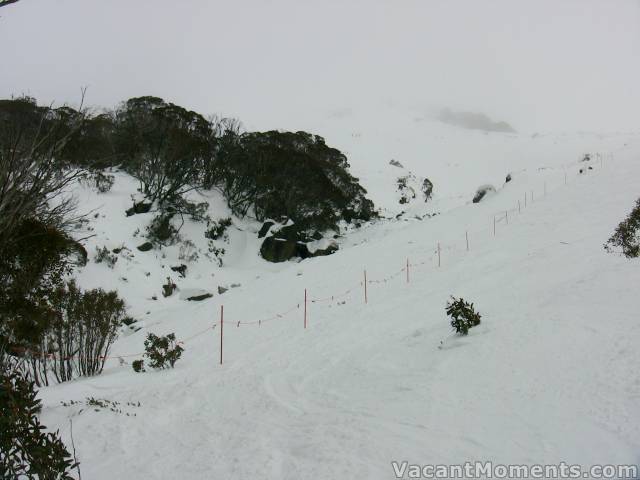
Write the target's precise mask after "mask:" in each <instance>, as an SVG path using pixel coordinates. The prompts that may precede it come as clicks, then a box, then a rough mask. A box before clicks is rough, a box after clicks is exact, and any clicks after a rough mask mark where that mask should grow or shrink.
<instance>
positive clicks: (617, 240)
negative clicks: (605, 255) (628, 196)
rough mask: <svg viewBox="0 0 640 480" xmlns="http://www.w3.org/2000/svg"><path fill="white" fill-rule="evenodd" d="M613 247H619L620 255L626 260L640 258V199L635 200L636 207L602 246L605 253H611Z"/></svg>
mask: <svg viewBox="0 0 640 480" xmlns="http://www.w3.org/2000/svg"><path fill="white" fill-rule="evenodd" d="M613 247H621V248H622V254H623V255H624V256H625V257H627V258H638V257H640V198H638V200H636V206H635V207H634V208H633V210H631V213H629V215H628V216H627V218H625V219H624V220H623V221H622V222H620V225H618V227H617V228H616V230H615V232H613V235H612V236H611V238H610V239H609V240H607V243H605V244H604V248H605V250H606V251H607V252H611V251H613Z"/></svg>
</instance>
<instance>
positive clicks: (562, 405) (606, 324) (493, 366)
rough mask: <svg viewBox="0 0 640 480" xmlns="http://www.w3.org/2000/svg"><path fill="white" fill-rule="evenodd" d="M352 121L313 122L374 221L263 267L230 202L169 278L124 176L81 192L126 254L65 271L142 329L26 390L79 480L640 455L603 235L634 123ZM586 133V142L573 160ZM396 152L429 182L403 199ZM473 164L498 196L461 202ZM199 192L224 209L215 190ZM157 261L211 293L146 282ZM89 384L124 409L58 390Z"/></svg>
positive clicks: (346, 474)
mask: <svg viewBox="0 0 640 480" xmlns="http://www.w3.org/2000/svg"><path fill="white" fill-rule="evenodd" d="M347 120H348V119H347ZM347 120H341V119H334V120H332V122H333V123H332V124H330V123H329V122H328V121H327V124H326V125H324V126H323V125H321V126H319V127H318V128H317V129H316V131H317V133H319V134H321V135H324V136H325V137H326V138H327V143H328V144H330V145H334V146H336V147H338V148H340V149H342V150H344V151H347V152H348V154H349V159H350V162H351V163H352V171H353V172H354V173H355V174H356V176H359V177H360V178H361V181H362V183H363V185H364V186H365V187H366V188H367V189H368V190H369V192H370V195H371V197H372V199H373V200H374V202H376V205H377V206H379V207H381V208H382V212H383V215H384V216H385V217H387V218H386V219H383V220H380V221H377V222H373V223H371V224H366V225H363V226H362V227H361V228H360V229H353V230H351V231H348V232H346V234H345V235H344V236H343V237H341V238H340V239H339V240H338V241H339V244H340V250H339V251H338V252H337V253H335V254H334V255H331V256H328V257H319V258H313V259H309V260H305V261H303V262H300V263H297V262H286V263H284V264H277V265H274V264H269V263H267V262H265V261H263V260H262V259H261V258H259V255H258V250H259V245H260V240H259V239H257V234H256V232H257V231H258V229H259V228H260V225H259V224H257V223H255V222H253V223H252V222H251V221H250V220H244V221H240V220H238V219H234V225H233V227H231V228H230V230H229V241H228V242H223V243H221V245H223V244H224V245H225V248H226V249H227V252H226V254H225V255H224V257H223V261H224V266H223V267H218V265H217V264H216V263H215V262H214V261H213V260H215V259H213V260H212V259H208V258H205V257H204V256H203V255H200V258H199V259H198V260H193V261H191V262H186V264H187V265H188V270H187V273H186V278H184V279H183V278H180V277H179V276H178V274H176V273H175V272H173V271H171V270H169V268H170V267H171V266H175V265H178V264H180V263H184V258H185V256H186V255H188V254H189V252H185V251H184V249H183V251H182V252H180V251H179V248H180V246H179V245H176V246H173V247H168V248H164V249H162V250H152V251H150V252H139V251H138V250H137V249H136V248H135V247H136V246H137V245H139V244H140V243H143V241H144V238H143V235H144V227H145V225H147V224H148V222H149V220H150V218H151V216H150V215H151V214H148V215H135V216H132V217H125V216H124V210H125V209H126V208H128V207H129V206H130V205H131V200H130V195H131V194H134V193H135V188H136V184H135V181H133V180H132V179H130V178H129V177H127V176H126V175H124V174H122V173H117V174H116V177H117V181H116V185H115V186H114V188H113V190H112V191H111V192H109V193H107V194H104V195H99V194H96V193H94V192H92V191H90V190H89V189H86V188H79V189H78V192H77V195H78V197H79V199H80V200H81V203H80V205H81V206H82V207H84V208H86V209H89V210H94V211H95V213H96V214H97V217H96V218H93V216H90V219H91V228H92V232H93V233H94V234H95V235H96V236H95V237H92V238H90V239H89V240H88V241H87V249H88V250H89V253H90V256H92V255H93V254H94V253H95V248H96V247H97V246H102V245H107V246H108V247H109V248H115V247H118V246H120V245H121V244H125V245H126V246H127V248H129V249H130V254H129V256H126V255H124V254H123V255H121V257H120V258H119V259H118V261H117V263H116V265H115V267H114V268H113V269H110V268H108V267H107V266H106V265H104V264H96V263H94V262H90V263H89V265H88V266H87V267H85V268H84V269H83V270H82V271H81V272H80V273H79V275H78V277H79V281H80V283H81V284H82V285H83V286H84V287H85V288H89V287H96V286H102V287H104V288H112V289H113V288H117V289H118V291H119V292H120V294H121V295H122V296H123V297H124V298H125V299H126V300H127V303H128V305H129V306H130V313H131V314H132V315H133V316H134V317H135V318H137V319H138V320H139V322H138V324H137V325H138V326H139V327H141V328H140V330H139V331H137V332H133V330H130V331H128V332H125V333H123V334H122V335H121V336H120V338H119V340H118V341H117V342H116V344H115V345H114V347H113V349H112V354H111V355H112V358H111V359H110V360H109V361H108V362H107V367H106V369H105V371H104V373H103V374H102V375H100V376H98V377H95V378H83V379H78V380H75V381H72V382H69V383H65V384H60V385H54V386H51V387H48V388H44V389H42V390H41V391H40V395H41V397H42V398H43V402H44V409H43V415H42V416H43V423H44V424H45V425H47V426H48V427H49V428H51V429H58V428H59V429H60V431H61V434H62V436H63V438H64V440H65V441H66V442H67V444H69V445H70V422H69V420H70V419H72V420H73V436H74V443H75V446H76V452H77V456H78V459H79V460H80V461H81V462H82V463H81V469H82V475H83V478H87V479H92V480H101V479H105V480H107V479H109V480H112V479H125V478H131V479H137V480H146V479H149V480H151V479H176V478H184V479H213V478H219V479H252V478H258V479H274V480H276V479H277V480H283V479H292V480H293V479H296V480H303V479H335V478H367V479H389V478H394V476H393V469H392V467H391V462H392V461H393V460H396V461H403V460H406V461H409V462H411V463H419V464H427V463H445V464H446V463H454V464H460V463H463V462H465V461H474V460H493V461H495V462H498V463H526V464H534V463H559V462H561V461H564V462H568V463H578V464H583V465H590V464H594V463H600V464H614V463H620V464H628V463H632V464H637V463H638V462H640V375H639V374H638V365H640V349H639V348H638V342H639V341H640V322H638V314H637V311H638V308H637V302H638V292H639V290H638V288H639V286H640V268H639V267H640V265H639V264H638V261H630V260H627V259H625V258H623V257H622V256H620V255H616V254H608V253H606V252H605V251H604V249H603V248H602V245H603V243H604V242H605V241H606V240H607V238H608V237H609V236H610V235H611V233H612V232H613V229H614V228H615V226H616V225H617V224H618V223H619V222H620V221H621V220H622V219H623V218H624V216H625V215H627V214H628V212H629V211H630V210H631V208H632V206H633V203H634V201H635V200H636V198H637V197H638V195H639V193H640V192H639V191H638V180H639V179H640V135H638V134H611V135H604V136H598V135H593V134H574V135H568V134H567V135H551V134H549V135H541V136H536V137H531V136H522V135H511V134H483V133H479V132H469V131H464V130H456V129H454V128H452V127H444V126H438V125H431V126H430V127H429V126H427V125H426V124H425V122H423V121H418V120H419V119H418V120H415V121H412V122H409V123H407V122H405V123H404V124H403V126H398V127H397V132H396V131H394V130H393V129H391V130H388V131H385V132H383V131H382V129H381V130H380V131H378V130H376V129H375V128H371V129H369V130H368V131H365V132H360V131H354V129H353V128H351V130H349V129H347V128H346V126H345V125H342V124H341V122H342V121H344V122H346V121H347ZM390 123H393V122H390ZM353 124H357V122H352V123H351V124H350V125H353ZM285 127H286V126H285ZM300 128H304V126H301V127H300ZM318 130H319V131H318ZM434 132H435V133H434ZM586 152H602V154H603V155H602V156H601V157H600V158H602V161H600V160H599V159H598V158H596V157H595V156H593V159H592V160H591V161H590V162H589V165H590V166H591V167H592V168H591V170H587V171H585V173H583V174H580V173H578V172H579V169H580V168H583V167H584V166H585V164H584V163H582V162H580V159H581V156H582V154H584V153H586ZM391 159H396V160H398V161H400V162H401V163H402V164H403V165H404V168H406V169H407V171H411V172H413V173H414V174H416V175H419V176H420V177H427V178H429V179H430V180H431V181H433V183H434V198H433V201H431V202H428V203H424V202H423V201H421V200H416V201H414V202H412V203H410V204H409V205H408V206H406V205H398V203H397V195H396V194H397V191H396V190H395V187H396V184H395V180H396V179H397V177H398V176H400V175H402V174H403V172H402V171H401V170H400V169H399V168H398V167H394V166H391V165H389V161H390V160H391ZM508 173H511V174H512V180H511V181H510V182H509V183H504V180H505V176H506V175H507V174H508ZM487 183H490V184H492V185H494V186H495V187H496V189H497V192H496V194H495V195H492V196H491V197H487V198H486V199H485V200H484V201H482V202H481V203H479V204H472V203H471V198H472V197H473V194H474V193H475V191H476V189H477V187H478V186H480V185H483V184H487ZM198 195H202V196H203V197H205V199H207V201H209V202H210V203H211V207H210V211H211V212H212V214H213V216H214V217H216V218H222V217H225V216H229V212H228V211H227V209H226V207H225V205H224V203H223V202H222V200H221V199H220V197H219V195H217V194H216V193H215V192H203V193H202V194H198ZM403 210H406V212H405V213H404V214H403V215H401V216H400V217H399V218H398V219H396V218H395V216H396V215H398V214H399V213H400V212H402V211H403ZM425 214H428V215H425ZM434 214H435V215H434ZM419 218H421V219H419ZM494 225H495V227H494ZM494 228H495V230H494ZM136 229H140V232H139V233H135V232H136ZM203 229H204V226H202V225H201V224H197V223H195V222H190V221H187V222H186V223H185V225H184V227H183V229H182V230H181V235H182V236H183V237H184V238H188V239H191V240H192V241H193V242H194V244H195V247H194V248H195V249H197V248H200V249H201V250H203V251H206V239H205V238H204V236H203ZM134 234H135V236H134ZM467 239H468V249H467ZM181 255H182V257H183V259H180V258H179V257H180V256H181ZM407 262H408V263H409V271H408V272H407V271H406V265H407ZM365 270H366V275H367V292H366V295H367V303H366V304H365V291H364V285H363V282H364V275H365ZM168 276H169V277H171V279H172V280H173V281H175V282H176V284H177V285H178V288H179V289H181V290H186V291H192V290H191V289H200V290H204V291H207V292H214V293H215V295H214V297H213V298H211V299H208V300H204V301H201V302H187V301H185V300H183V299H181V298H180V295H173V296H172V297H169V298H163V297H162V295H161V285H162V284H163V283H165V280H166V277H168ZM238 283H239V284H240V286H236V288H229V290H228V291H226V292H225V293H224V294H222V295H218V293H217V287H218V286H224V287H229V286H230V285H231V284H238ZM305 289H306V290H307V294H308V299H309V300H308V303H307V311H308V318H307V328H306V329H305V328H304V296H305ZM451 295H455V296H462V297H464V298H465V299H467V300H469V301H472V302H474V304H475V308H476V309H477V310H478V311H479V312H480V313H481V314H482V323H481V324H480V325H479V326H477V327H475V328H473V329H471V331H470V334H469V335H468V336H467V337H459V336H456V335H454V334H452V331H451V327H450V325H449V322H448V319H447V317H446V315H445V312H444V307H445V304H446V302H447V300H448V299H449V298H450V296H451ZM154 297H155V298H156V299H155V300H154ZM183 297H184V295H183ZM222 305H224V363H223V364H222V365H220V364H219V362H220V329H221V325H220V309H221V306H222ZM238 322H240V323H238ZM147 332H154V333H156V334H166V333H169V332H175V333H176V337H177V338H178V339H179V340H181V341H183V342H184V348H185V352H184V354H183V358H182V359H181V360H180V361H179V362H178V363H177V364H176V368H175V369H172V370H164V371H147V372H146V373H135V372H134V371H133V370H132V369H131V366H130V363H131V361H132V360H134V359H137V358H140V355H139V354H140V352H142V351H143V340H144V338H145V335H146V333H147ZM118 357H120V358H118ZM87 397H94V398H97V399H106V400H109V401H115V402H119V404H120V406H119V409H120V410H121V411H120V412H113V411H110V410H109V409H101V408H92V407H87V406H78V405H75V406H70V407H69V406H63V405H62V404H61V402H68V401H69V400H74V401H84V400H85V399H86V398H87Z"/></svg>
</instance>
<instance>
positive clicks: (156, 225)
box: [147, 213, 178, 245]
mask: <svg viewBox="0 0 640 480" xmlns="http://www.w3.org/2000/svg"><path fill="white" fill-rule="evenodd" d="M172 218H173V214H170V213H166V214H165V213H162V214H160V215H158V216H157V217H155V218H154V219H153V220H152V221H151V223H150V224H149V226H147V238H148V239H149V240H151V241H152V242H154V243H160V244H162V245H173V244H174V243H175V242H176V240H177V239H178V230H177V229H176V228H175V227H174V226H173V225H172V224H171V219H172Z"/></svg>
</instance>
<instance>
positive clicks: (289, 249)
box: [260, 224, 338, 263]
mask: <svg viewBox="0 0 640 480" xmlns="http://www.w3.org/2000/svg"><path fill="white" fill-rule="evenodd" d="M337 250H338V244H337V243H336V242H335V241H334V240H325V239H323V238H322V235H321V234H319V232H315V233H314V235H313V236H312V238H309V237H308V236H307V235H306V234H305V233H304V232H300V231H299V230H298V229H297V227H296V226H295V225H294V224H289V225H285V226H284V227H281V228H280V229H279V230H277V231H275V232H274V233H273V234H272V235H271V236H269V237H267V238H265V239H264V241H263V242H262V246H261V247H260V255H262V258H264V259H265V260H267V261H268V262H275V263H279V262H286V261H287V260H291V259H292V258H300V259H305V258H311V257H319V256H324V255H331V254H332V253H334V252H335V251H337Z"/></svg>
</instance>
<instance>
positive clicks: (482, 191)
mask: <svg viewBox="0 0 640 480" xmlns="http://www.w3.org/2000/svg"><path fill="white" fill-rule="evenodd" d="M494 193H496V188H495V187H494V186H493V185H482V186H481V187H478V190H476V194H475V195H474V196H473V203H480V202H481V201H482V200H483V199H485V198H486V197H487V195H491V194H494Z"/></svg>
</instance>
